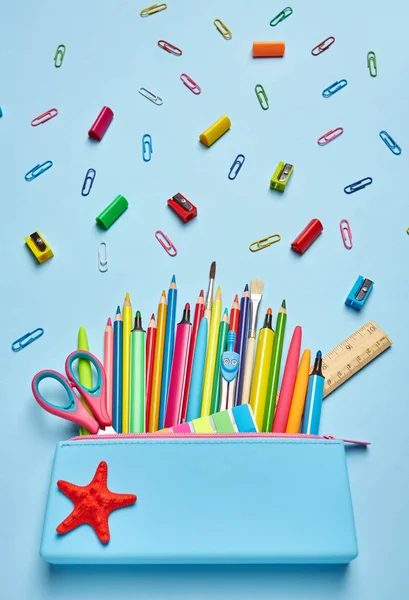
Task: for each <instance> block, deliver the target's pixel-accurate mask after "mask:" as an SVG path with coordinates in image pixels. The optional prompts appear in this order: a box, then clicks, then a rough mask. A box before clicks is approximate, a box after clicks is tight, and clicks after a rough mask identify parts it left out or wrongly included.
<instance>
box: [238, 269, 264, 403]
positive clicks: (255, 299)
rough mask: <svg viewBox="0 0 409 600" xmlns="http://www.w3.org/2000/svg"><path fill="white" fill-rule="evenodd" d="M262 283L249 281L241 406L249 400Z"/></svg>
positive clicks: (258, 280)
mask: <svg viewBox="0 0 409 600" xmlns="http://www.w3.org/2000/svg"><path fill="white" fill-rule="evenodd" d="M263 289H264V282H263V280H262V279H252V280H251V281H250V314H249V331H248V340H247V350H246V362H245V364H244V378H243V390H242V392H241V404H248V403H249V400H250V388H251V378H252V375H253V362H254V353H255V350H256V335H257V319H258V309H259V307H260V302H261V298H262V297H263Z"/></svg>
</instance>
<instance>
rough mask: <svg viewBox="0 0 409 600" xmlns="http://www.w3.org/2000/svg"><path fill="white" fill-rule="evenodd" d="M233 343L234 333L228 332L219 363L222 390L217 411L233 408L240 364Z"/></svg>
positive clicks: (234, 341) (234, 340)
mask: <svg viewBox="0 0 409 600" xmlns="http://www.w3.org/2000/svg"><path fill="white" fill-rule="evenodd" d="M235 343H236V334H235V332H234V331H229V333H228V334H227V350H225V352H223V354H222V356H221V361H220V378H221V388H222V389H221V397H220V402H219V406H218V410H219V411H220V410H225V409H232V408H234V402H235V398H236V384H237V373H238V371H239V364H240V356H239V354H238V353H237V352H235V351H234V346H235ZM242 406H243V407H245V406H247V405H246V404H243V405H242ZM237 408H239V407H237ZM250 412H251V411H250Z"/></svg>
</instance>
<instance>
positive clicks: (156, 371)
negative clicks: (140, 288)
mask: <svg viewBox="0 0 409 600" xmlns="http://www.w3.org/2000/svg"><path fill="white" fill-rule="evenodd" d="M167 312H168V305H167V303H166V292H165V290H163V292H162V296H161V298H160V301H159V307H158V326H157V330H156V343H155V357H154V362H153V375H152V391H151V408H150V411H149V428H148V431H149V433H153V432H154V431H157V430H158V428H159V409H160V393H161V389H162V367H163V349H164V346H165V333H166V315H167Z"/></svg>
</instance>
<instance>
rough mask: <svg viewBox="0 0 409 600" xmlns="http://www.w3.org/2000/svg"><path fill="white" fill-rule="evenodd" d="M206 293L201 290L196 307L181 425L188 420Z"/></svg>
mask: <svg viewBox="0 0 409 600" xmlns="http://www.w3.org/2000/svg"><path fill="white" fill-rule="evenodd" d="M204 310H205V305H204V291H203V290H201V292H200V294H199V297H198V299H197V302H196V306H195V316H194V317H193V327H192V335H191V337H190V346H189V355H188V359H187V368H186V381H185V390H184V392H183V404H182V416H181V423H183V421H184V420H185V419H186V413H187V404H188V400H189V390H190V380H191V378H192V368H193V357H194V354H195V346H196V338H197V333H198V331H199V325H200V321H201V320H202V317H203V315H204Z"/></svg>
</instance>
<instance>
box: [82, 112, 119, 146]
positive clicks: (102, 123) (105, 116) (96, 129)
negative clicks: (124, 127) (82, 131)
mask: <svg viewBox="0 0 409 600" xmlns="http://www.w3.org/2000/svg"><path fill="white" fill-rule="evenodd" d="M113 118H114V113H113V111H112V110H111V109H110V108H109V106H103V107H102V108H101V111H100V113H99V115H98V116H97V118H96V119H95V121H94V123H93V124H92V126H91V128H90V129H89V131H88V136H89V137H90V138H92V139H93V140H96V141H97V142H100V141H101V140H102V138H103V137H104V135H105V133H106V130H107V129H108V127H109V126H110V124H111V123H112V119H113Z"/></svg>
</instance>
